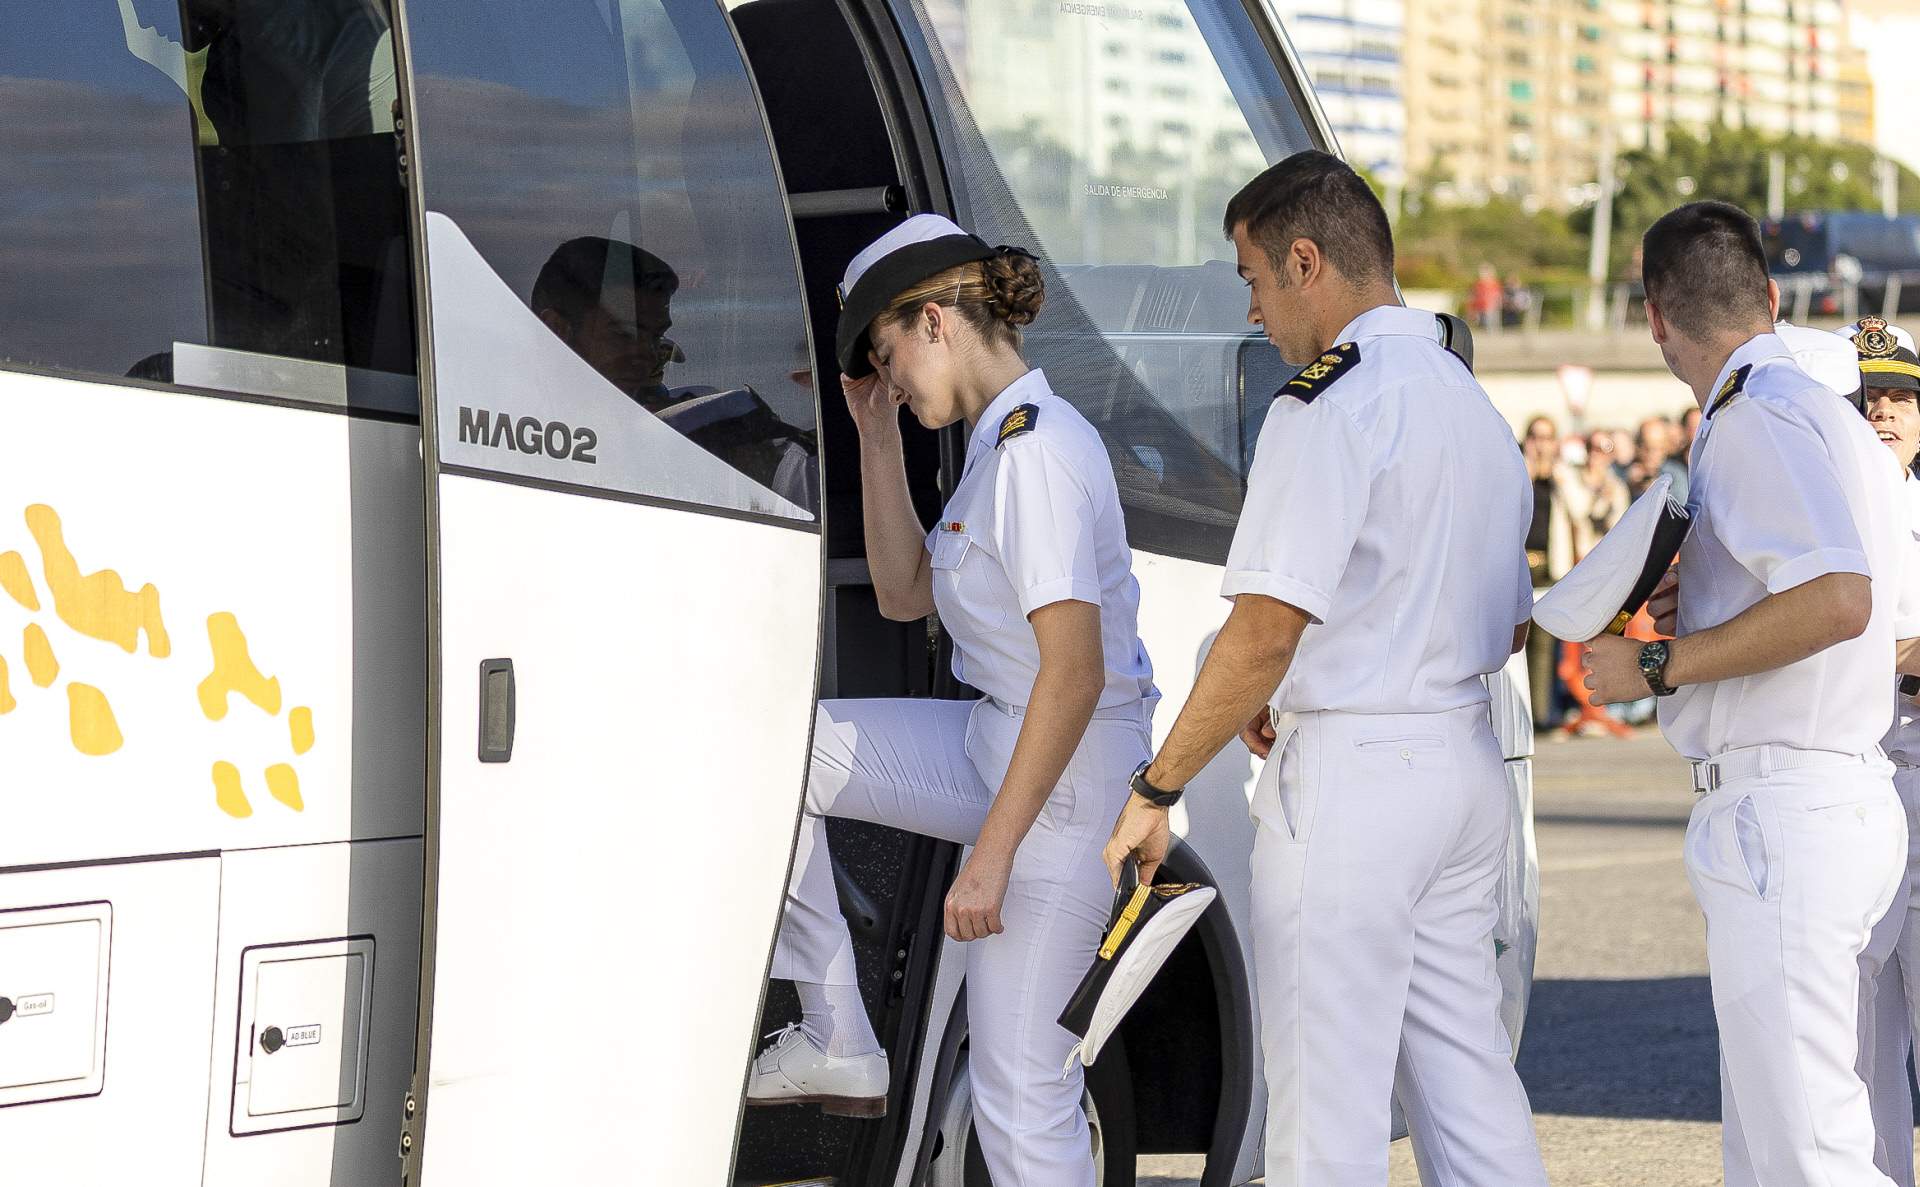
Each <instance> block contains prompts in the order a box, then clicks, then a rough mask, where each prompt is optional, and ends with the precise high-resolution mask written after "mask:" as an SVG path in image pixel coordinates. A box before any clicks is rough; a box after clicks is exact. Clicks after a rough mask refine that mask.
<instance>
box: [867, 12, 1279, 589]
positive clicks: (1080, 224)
mask: <svg viewBox="0 0 1920 1187" xmlns="http://www.w3.org/2000/svg"><path fill="white" fill-rule="evenodd" d="M902 15H903V17H904V18H906V20H905V23H906V24H907V25H908V34H909V40H910V41H911V42H912V44H913V47H914V52H915V57H916V59H917V64H918V66H919V69H920V70H921V72H922V75H923V81H924V82H925V84H926V85H927V87H928V89H929V90H930V91H933V92H935V93H937V94H938V95H940V96H942V98H941V99H936V100H935V102H934V109H935V119H936V120H937V121H938V122H939V123H940V125H941V129H942V144H943V148H944V150H945V160H946V163H947V168H948V171H949V175H950V178H951V181H952V184H953V189H954V195H955V200H956V203H957V205H958V206H959V213H960V216H961V219H962V221H963V222H966V223H968V224H969V225H970V226H971V227H972V228H973V229H974V230H975V231H977V232H978V233H979V234H980V235H981V236H982V237H984V238H985V239H986V240H987V241H988V242H989V243H1012V244H1018V245H1022V246H1029V247H1032V248H1034V249H1035V250H1037V251H1039V252H1040V253H1041V255H1042V256H1043V257H1044V261H1045V264H1046V266H1047V305H1046V308H1045V309H1044V310H1043V311H1042V312H1041V315H1040V319H1039V320H1038V321H1037V322H1036V323H1035V324H1034V326H1033V328H1032V330H1031V331H1030V332H1029V333H1028V336H1027V344H1028V350H1029V354H1030V356H1031V358H1032V361H1033V362H1035V363H1036V364H1038V365H1040V366H1043V367H1045V368H1046V370H1047V375H1048V378H1049V379H1050V380H1051V381H1052V382H1053V385H1054V388H1055V389H1056V390H1057V391H1058V392H1059V393H1060V394H1061V395H1062V396H1063V397H1065V398H1067V399H1069V400H1072V401H1074V403H1075V404H1076V405H1077V406H1078V407H1079V408H1080V409H1081V411H1082V412H1084V413H1085V414H1086V415H1087V416H1088V418H1089V419H1091V420H1092V421H1093V422H1094V423H1095V424H1096V425H1098V426H1099V428H1100V431H1101V433H1102V434H1103V435H1104V436H1105V438H1106V440H1107V444H1108V448H1109V452H1110V454H1111V456H1112V458H1113V462H1114V469H1115V472H1116V475H1117V476H1118V478H1119V481H1120V489H1121V494H1122V497H1123V498H1124V499H1125V501H1126V503H1127V525H1128V530H1129V533H1130V535H1131V536H1132V537H1133V540H1134V542H1135V544H1136V545H1138V546H1140V547H1144V548H1148V549H1151V550H1153V551H1158V552H1167V553H1171V554H1174V555H1182V556H1190V557H1195V558H1197V559H1205V560H1213V561H1219V560H1222V559H1224V557H1225V555H1226V544H1227V541H1228V539H1229V538H1230V536H1231V532H1232V527H1233V523H1234V520H1235V517H1236V516H1237V514H1238V511H1239V508H1240V499H1241V493H1242V490H1243V487H1244V478H1245V472H1246V465H1247V463H1248V462H1249V461H1250V459H1251V457H1252V440H1251V439H1250V437H1249V435H1248V434H1247V433H1246V432H1245V430H1244V429H1243V421H1244V420H1245V417H1246V414H1247V412H1248V411H1250V410H1251V411H1252V412H1254V413H1255V414H1256V415H1257V414H1263V413H1264V411H1265V408H1264V404H1265V402H1266V400H1267V399H1268V397H1270V396H1271V395H1272V394H1273V392H1274V391H1275V390H1276V389H1277V388H1278V387H1279V385H1280V383H1282V382H1284V380H1285V378H1286V376H1287V374H1288V369H1287V368H1285V366H1284V364H1282V363H1281V362H1280V360H1279V357H1278V355H1277V354H1275V353H1274V352H1273V350H1272V349H1271V348H1270V347H1268V346H1266V344H1265V343H1264V342H1263V341H1261V340H1260V339H1258V338H1249V327H1248V325H1247V323H1246V312H1247V301H1246V293H1245V290H1244V289H1243V288H1242V287H1241V285H1240V280H1239V277H1238V275H1237V274H1236V273H1235V271H1234V268H1233V265H1232V263H1231V262H1230V261H1231V260H1232V258H1233V249H1232V246H1231V244H1229V243H1227V242H1226V241H1225V240H1224V239H1223V238H1222V237H1221V234H1220V217H1221V214H1222V212H1223V211H1224V210H1225V208H1226V203H1227V199H1228V198H1230V197H1231V196H1232V195H1233V193H1234V191H1236V190H1237V189H1239V187H1240V186H1241V185H1243V184H1245V183H1246V182H1247V181H1248V180H1249V179H1250V178H1251V177H1252V176H1253V175H1254V174H1256V173H1258V172H1259V171H1260V170H1261V169H1263V168H1265V167H1266V165H1267V164H1268V163H1269V162H1270V161H1272V160H1276V159H1278V158H1279V157H1282V156H1285V155H1286V154H1288V153H1291V152H1294V151H1297V150H1299V149H1302V148H1308V147H1311V140H1310V138H1309V136H1308V133H1307V130H1306V127H1305V125H1304V124H1303V123H1302V122H1301V120H1300V118H1299V116H1298V115H1297V114H1296V113H1295V110H1294V107H1293V100H1292V99H1291V98H1290V96H1289V95H1288V93H1287V90H1286V87H1285V85H1284V84H1283V82H1282V80H1281V78H1280V77H1279V74H1278V73H1277V71H1276V69H1275V67H1274V65H1273V63H1272V60H1271V59H1270V57H1269V56H1268V54H1267V51H1266V49H1265V47H1264V45H1263V44H1262V43H1261V41H1260V40H1259V38H1258V36H1257V34H1256V32H1255V30H1254V28H1253V27H1252V25H1251V24H1250V22H1249V21H1248V18H1247V14H1246V12H1245V11H1244V10H1243V9H1242V8H1241V7H1240V5H1239V3H1238V0H1190V2H1187V3H1183V2H1182V0H1112V2H1108V0H1086V2H1083V0H904V8H903V12H902ZM1250 403H1251V405H1252V407H1251V409H1249V404H1250Z"/></svg>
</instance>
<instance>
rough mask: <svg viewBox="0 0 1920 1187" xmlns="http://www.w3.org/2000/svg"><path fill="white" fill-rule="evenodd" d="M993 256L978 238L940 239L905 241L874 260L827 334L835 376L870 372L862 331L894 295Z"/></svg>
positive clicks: (843, 301) (846, 297) (868, 343)
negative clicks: (835, 326)
mask: <svg viewBox="0 0 1920 1187" xmlns="http://www.w3.org/2000/svg"><path fill="white" fill-rule="evenodd" d="M994 254H995V252H994V250H993V248H991V247H988V246H987V245H986V242H985V241H984V240H982V239H980V238H979V237H978V236H974V235H942V236H941V237H940V238H938V239H926V240H922V241H921V242H919V243H909V244H907V245H906V246H905V247H902V248H900V249H899V250H898V251H894V252H889V253H888V254H887V255H884V256H882V257H880V258H879V259H878V260H876V261H874V264H873V266H872V267H871V268H868V269H867V270H866V271H865V272H863V273H861V275H860V279H859V280H857V281H855V282H854V284H853V291H852V292H850V293H844V294H842V296H841V300H840V325H839V328H838V329H837V330H836V331H835V332H834V336H833V339H834V341H833V353H834V358H835V359H836V360H838V361H839V363H840V370H841V372H842V373H844V374H845V375H846V376H847V377H848V378H849V379H861V378H864V377H865V376H868V375H871V374H873V366H872V364H870V363H868V362H867V354H868V352H870V351H871V350H872V349H873V342H872V341H871V340H870V339H869V337H868V335H867V328H868V327H869V326H871V325H872V324H873V319H874V318H876V317H879V316H880V315H881V314H882V313H883V312H885V311H886V308H887V306H888V305H889V304H891V303H892V301H893V299H894V298H895V297H897V296H899V295H900V294H901V293H904V292H906V291H907V290H908V289H910V288H912V287H913V286H914V285H916V284H919V283H920V282H921V281H923V280H925V279H926V278H927V277H929V276H934V275H937V274H938V273H941V272H945V271H946V270H947V269H948V268H952V267H954V266H955V265H958V264H966V263H971V262H972V261H974V260H985V259H990V258H992V257H993V256H994Z"/></svg>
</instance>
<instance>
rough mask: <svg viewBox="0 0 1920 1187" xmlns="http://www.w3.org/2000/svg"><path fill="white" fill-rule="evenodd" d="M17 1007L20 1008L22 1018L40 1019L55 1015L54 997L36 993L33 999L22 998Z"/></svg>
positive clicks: (48, 994)
mask: <svg viewBox="0 0 1920 1187" xmlns="http://www.w3.org/2000/svg"><path fill="white" fill-rule="evenodd" d="M15 1005H17V1006H18V1007H19V1014H20V1017H22V1018H38V1017H40V1016H42V1015H44V1014H51V1013H53V995H52V994H51V993H36V994H34V995H33V996H32V997H23V998H21V999H20V1000H19V1001H18V1002H16V1003H15Z"/></svg>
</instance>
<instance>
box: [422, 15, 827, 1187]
mask: <svg viewBox="0 0 1920 1187" xmlns="http://www.w3.org/2000/svg"><path fill="white" fill-rule="evenodd" d="M406 13H407V16H406V25H405V29H404V30H403V39H402V46H403V52H404V56H405V60H406V62H407V69H408V77H409V79H410V84H411V93H412V96H413V100H414V104H413V117H414V121H415V126H414V129H413V135H414V140H413V149H414V152H415V159H414V160H413V161H410V162H409V164H410V168H412V169H413V171H414V174H415V176H416V177H417V178H418V182H419V185H418V192H419V195H420V206H421V209H420V211H419V216H420V217H421V218H422V220H423V226H422V233H421V238H422V240H423V242H424V245H425V257H426V268H425V275H426V277H427V286H428V290H429V293H428V315H427V316H426V318H424V319H423V328H424V330H425V334H424V336H425V338H426V339H427V343H428V351H427V357H428V358H429V359H430V362H431V367H432V378H433V382H432V385H431V388H430V395H429V396H428V401H429V402H428V405H427V409H426V411H425V413H424V422H425V424H426V426H427V428H426V434H425V435H426V438H427V441H428V448H427V451H426V459H427V469H428V483H429V491H428V506H429V519H430V522H429V546H430V548H431V549H432V562H431V566H430V568H431V571H432V573H433V580H434V581H435V583H436V585H435V595H436V596H435V599H434V602H435V617H434V623H433V630H434V639H435V644H436V647H437V652H436V656H435V659H434V660H433V665H432V666H433V670H434V672H435V675H436V679H437V682H438V684H437V687H438V698H437V701H436V704H435V722H436V725H437V728H438V738H437V741H436V742H435V743H434V745H433V748H432V754H433V758H434V762H435V764H436V768H437V780H436V787H435V791H434V793H433V794H432V798H431V802H430V808H429V814H428V838H429V841H428V845H429V859H428V874H427V889H428V904H429V906H428V912H429V913H428V923H427V938H426V942H425V950H426V961H427V964H426V969H425V978H426V979H425V980H424V981H423V989H422V1003H421V1009H422V1016H421V1027H422V1029H421V1052H422V1055H421V1061H420V1070H419V1072H418V1074H417V1075H416V1077H415V1081H414V1093H415V1098H414V1100H413V1102H412V1108H413V1109H414V1110H415V1113H414V1118H415V1119H414V1120H413V1121H412V1123H411V1125H410V1129H409V1131H408V1134H407V1136H406V1137H405V1138H404V1139H403V1148H404V1149H405V1150H406V1151H407V1152H408V1153H409V1154H410V1155H411V1159H410V1161H409V1164H408V1165H409V1172H410V1173H409V1181H410V1182H412V1183H416V1184H418V1183H424V1184H427V1185H429V1187H441V1185H444V1184H454V1185H458V1187H472V1185H479V1184H493V1183H501V1184H504V1183H514V1184H519V1183H527V1182H569V1183H602V1182H643V1181H644V1182H657V1183H719V1182H725V1181H727V1176H728V1173H729V1163H730V1161H731V1158H732V1149H733V1139H734V1134H735V1131H736V1128H737V1126H738V1122H739V1116H740V1110H741V1095H742V1090H743V1087H744V1083H745V1076H746V1070H747V1066H748V1063H749V1061H750V1059H751V1057H752V1054H753V1051H754V1048H755V1044H756V1040H757V1038H758V1037H759V1036H758V1035H757V1033H756V1023H757V1020H758V1015H759V1011H760V1003H761V996H762V993H763V987H764V982H765V977H766V970H767V966H768V960H769V956H770V952H771V946H772V941H773V937H774V932H775V928H776V926H777V924H778V921H779V917H780V912H781V907H782V902H783V897H784V889H785V883H786V879H787V872H788V864H789V860H790V854H791V849H792V844H793V839H794V833H795V828H796V825H797V822H798V814H799V808H800V798H801V792H802V787H803V784H804V779H805V771H806V761H807V750H808V745H809V740H810V732H811V728H812V722H813V706H814V685H815V676H816V669H817V666H818V662H819V633H820V632H819V622H820V602H821V546H820V524H819V515H818V511H817V508H818V506H819V478H818V473H819V469H818V462H819V459H818V450H817V445H816V424H817V421H816V401H815V397H814V390H813V377H812V367H811V363H810V360H811V358H812V350H811V344H810V340H809V334H808V328H807V316H806V308H805V303H804V299H803V295H802V291H801V287H800V280H799V275H798V269H797V264H796V261H795V255H794V250H793V242H792V232H791V224H790V222H789V217H788V214H787V211H786V207H785V203H784V199H783V198H782V195H781V189H780V184H779V178H778V175H777V171H776V168H775V165H774V161H773V157H772V153H771V150H770V148H769V147H768V143H767V136H766V130H765V123H764V120H763V118H762V115H761V111H760V108H759V104H758V100H757V98H756V96H755V93H754V91H753V88H752V85H751V83H750V82H749V80H748V78H747V75H746V73H745V69H744V67H743V66H742V64H741V60H740V56H739V52H738V50H737V48H736V46H735V43H734V40H733V37H732V35H731V33H730V31H729V30H728V27H727V25H726V21H725V17H724V15H723V13H722V11H721V10H720V8H719V7H718V6H717V5H714V4H712V3H711V2H710V0H417V2H415V3H411V4H409V5H408V6H407V9H406Z"/></svg>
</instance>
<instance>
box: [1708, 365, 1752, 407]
mask: <svg viewBox="0 0 1920 1187" xmlns="http://www.w3.org/2000/svg"><path fill="white" fill-rule="evenodd" d="M1751 370H1753V364H1752V363H1748V364H1746V365H1745V366H1741V367H1735V368H1734V369H1733V374H1731V375H1729V376H1727V381H1726V382H1725V383H1723V384H1721V385H1720V390H1719V391H1717V392H1715V393H1713V403H1711V404H1709V405H1707V415H1708V416H1712V415H1713V414H1714V413H1716V412H1718V411H1720V409H1722V408H1723V407H1725V406H1726V404H1727V401H1729V400H1731V399H1733V398H1734V397H1735V396H1737V395H1739V394H1740V389H1741V388H1744V387H1746V386H1747V373H1748V372H1749V371H1751Z"/></svg>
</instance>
